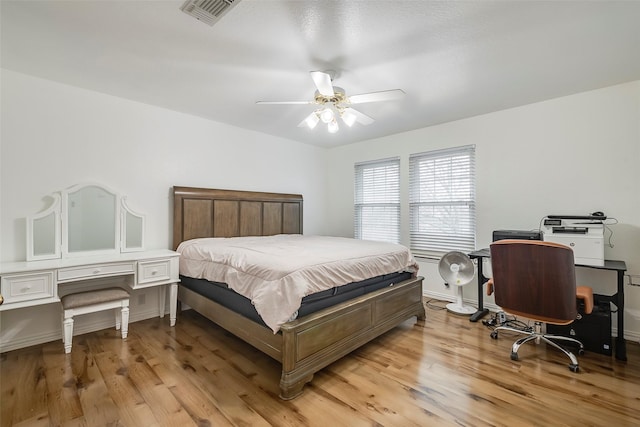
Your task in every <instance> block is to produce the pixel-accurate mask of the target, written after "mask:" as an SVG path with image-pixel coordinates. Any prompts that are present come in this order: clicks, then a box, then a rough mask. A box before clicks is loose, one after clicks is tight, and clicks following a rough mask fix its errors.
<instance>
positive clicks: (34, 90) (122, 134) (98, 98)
mask: <svg viewBox="0 0 640 427" xmlns="http://www.w3.org/2000/svg"><path fill="white" fill-rule="evenodd" d="M1 83H2V84H1V87H2V105H1V107H2V116H1V118H2V130H1V132H2V133H1V139H0V141H1V142H0V144H1V145H0V236H1V237H0V260H1V261H2V262H10V261H22V260H24V259H25V250H26V249H25V241H26V237H25V220H24V218H25V217H26V216H28V215H31V214H34V213H37V212H39V211H41V210H42V209H43V208H45V207H46V201H45V200H44V197H45V196H46V195H48V194H51V193H53V192H56V191H59V190H62V189H64V188H67V187H69V186H71V185H73V184H76V183H82V182H98V183H103V184H105V185H106V186H108V187H110V188H112V189H114V190H117V191H119V192H121V193H123V194H124V195H126V196H127V202H128V204H129V206H130V207H131V208H132V209H133V210H135V211H137V212H140V213H143V214H146V247H147V249H157V248H170V247H171V238H172V234H171V233H172V230H171V222H170V221H171V216H172V211H171V200H170V191H171V187H172V186H173V185H184V186H201V187H208V188H223V189H239V190H254V191H269V192H287V193H299V194H302V195H303V196H304V198H305V206H304V230H305V233H308V234H321V233H323V232H324V206H325V197H326V189H325V173H326V169H327V167H326V154H327V152H326V150H325V149H323V148H318V147H312V146H309V145H305V144H300V143H297V142H294V141H289V140H284V139H280V138H276V137H272V136H269V135H264V134H260V133H256V132H250V131H246V130H243V129H239V128H234V127H231V126H228V125H224V124H220V123H215V122H211V121H208V120H204V119H201V118H197V117H193V116H189V115H186V114H180V113H176V112H174V111H169V110H165V109H162V108H157V107H153V106H149V105H145V104H141V103H136V102H132V101H128V100H125V99H121V98H116V97H112V96H108V95H104V94H100V93H96V92H91V91H87V90H83V89H80V88H77V87H72V86H67V85H63V84H59V83H55V82H52V81H48V80H42V79H38V78H34V77H30V76H27V75H24V74H20V73H16V72H12V71H8V70H2V81H1ZM145 299H146V303H145V305H144V307H137V308H136V307H135V306H134V307H132V311H131V316H132V320H137V317H138V318H139V317H145V316H147V314H145V313H147V312H149V313H152V312H153V308H154V307H157V305H155V304H157V302H156V301H157V295H156V292H154V291H149V295H147V296H146V298H145ZM136 300H137V299H135V298H134V301H133V302H132V303H135V302H136ZM147 308H148V309H149V310H147ZM59 310H60V308H59V306H58V305H56V304H51V305H47V306H41V307H40V308H38V309H37V310H31V311H28V310H27V311H24V310H12V311H4V312H1V313H0V322H1V323H0V338H1V339H0V340H1V341H2V342H3V348H7V347H6V345H7V341H8V340H10V339H14V340H15V339H17V338H16V337H18V336H22V337H24V336H35V335H37V336H38V337H40V338H37V340H39V341H40V342H42V341H43V340H44V341H47V340H50V338H49V339H47V338H48V337H51V336H54V335H55V334H57V336H60V335H59V334H60V328H59V326H58V322H57V319H58V317H59ZM31 316H36V317H37V319H33V317H31ZM95 316H96V317H94V318H93V319H91V315H88V316H85V317H87V318H90V319H87V320H86V321H85V320H83V318H80V319H78V322H77V329H78V330H79V331H82V330H86V329H87V328H89V327H88V326H86V325H89V324H90V323H96V322H98V323H99V320H97V319H99V317H97V316H99V314H96V315H95ZM136 316H137V317H136ZM46 319H56V320H55V321H53V322H50V321H48V320H46ZM83 321H84V322H85V323H84V326H83V323H82V322H83ZM16 325H20V326H19V328H21V329H20V330H19V331H17V330H16V329H14V326H15V327H18V326H16ZM85 326H86V327H85ZM18 332H19V333H18Z"/></svg>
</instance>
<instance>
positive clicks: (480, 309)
mask: <svg viewBox="0 0 640 427" xmlns="http://www.w3.org/2000/svg"><path fill="white" fill-rule="evenodd" d="M486 281H487V280H485V277H484V274H482V257H480V258H478V311H476V312H475V313H473V314H472V315H471V317H469V322H477V321H478V320H480V319H482V318H483V317H484V316H486V315H487V314H489V310H487V309H486V308H484V302H483V300H484V297H483V295H482V292H483V291H482V287H483V285H484V284H485V283H486Z"/></svg>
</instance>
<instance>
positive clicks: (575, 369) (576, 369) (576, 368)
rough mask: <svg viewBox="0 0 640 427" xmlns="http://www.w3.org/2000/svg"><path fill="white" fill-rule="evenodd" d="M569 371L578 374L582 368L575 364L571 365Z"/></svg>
mask: <svg viewBox="0 0 640 427" xmlns="http://www.w3.org/2000/svg"><path fill="white" fill-rule="evenodd" d="M569 370H570V371H571V372H578V370H580V367H579V366H578V365H574V364H573V363H572V364H570V365H569Z"/></svg>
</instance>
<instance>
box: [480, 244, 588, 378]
mask: <svg viewBox="0 0 640 427" xmlns="http://www.w3.org/2000/svg"><path fill="white" fill-rule="evenodd" d="M491 269H492V271H493V278H492V279H491V280H490V281H489V285H488V287H487V293H490V292H491V291H492V290H495V301H496V304H497V305H499V306H500V307H501V308H502V309H503V310H504V311H505V312H507V313H509V314H512V315H515V316H522V317H526V318H528V319H532V320H534V321H535V323H534V327H533V328H529V329H527V330H521V329H517V328H513V327H510V326H502V325H500V326H498V327H497V328H495V329H494V330H493V332H492V333H491V337H492V338H494V339H497V338H498V331H512V332H518V333H524V334H527V336H526V337H523V338H520V339H519V340H517V341H516V342H515V343H514V344H513V346H512V348H511V359H512V360H518V349H519V348H520V346H521V345H522V344H524V343H526V342H528V341H532V340H535V341H536V343H539V342H540V341H544V342H546V343H547V344H549V345H551V346H553V347H556V348H557V349H559V350H561V351H562V352H564V353H565V354H566V355H567V356H569V358H570V359H571V364H570V365H569V369H570V370H571V371H573V372H577V371H578V369H579V367H578V359H577V358H576V357H575V356H574V355H573V353H571V352H570V351H568V350H566V349H565V348H563V347H561V346H560V345H558V344H557V343H556V342H555V341H564V342H570V343H573V344H575V345H577V346H578V347H579V351H578V354H583V353H584V346H583V345H582V343H581V342H580V341H578V340H576V339H573V338H570V337H564V336H560V335H547V334H543V333H542V332H541V331H542V323H543V322H544V323H552V324H555V325H568V324H569V323H571V322H573V321H574V320H575V319H576V318H577V316H578V309H577V306H578V304H577V299H582V300H584V306H585V310H584V311H585V313H586V314H589V313H591V310H592V309H593V292H592V290H591V288H589V287H586V286H578V287H577V286H576V277H575V264H574V259H573V250H572V249H571V248H570V247H568V246H564V245H561V244H558V243H552V242H541V241H530V240H499V241H497V242H494V243H493V244H492V245H491Z"/></svg>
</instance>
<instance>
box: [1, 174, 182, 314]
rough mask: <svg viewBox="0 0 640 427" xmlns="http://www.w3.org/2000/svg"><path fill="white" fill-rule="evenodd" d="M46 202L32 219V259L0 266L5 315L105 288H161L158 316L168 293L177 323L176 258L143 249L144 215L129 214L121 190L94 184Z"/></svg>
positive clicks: (29, 220)
mask: <svg viewBox="0 0 640 427" xmlns="http://www.w3.org/2000/svg"><path fill="white" fill-rule="evenodd" d="M47 199H48V200H49V202H50V203H49V206H48V207H47V208H46V209H45V210H43V211H42V212H40V213H37V214H34V215H31V216H29V217H27V218H26V226H27V227H26V228H27V229H26V238H27V245H26V247H27V253H26V261H24V262H12V263H3V264H0V294H1V295H2V298H0V311H4V310H11V309H19V308H24V307H32V306H37V305H40V304H51V303H56V302H60V298H61V297H63V296H65V295H68V294H72V293H78V292H85V291H91V290H97V289H100V288H107V287H121V288H123V289H127V288H129V289H131V290H137V289H145V288H151V287H157V288H158V296H159V298H158V315H159V316H160V317H164V314H165V303H166V295H167V292H166V291H167V288H169V294H170V296H169V311H170V322H171V326H174V325H175V322H176V309H177V297H178V285H177V284H178V281H179V279H178V253H177V252H174V251H171V250H168V249H164V250H149V251H147V250H145V249H144V240H145V239H144V238H145V218H144V215H141V214H138V213H136V212H134V211H133V210H131V208H129V206H128V204H127V203H126V198H125V197H124V196H122V195H121V194H120V193H118V192H117V191H114V190H112V189H110V188H108V187H105V186H104V185H101V184H95V183H89V184H78V185H75V186H72V187H70V188H67V189H64V190H61V191H58V192H55V193H53V194H51V195H50V196H47ZM2 300H4V301H2Z"/></svg>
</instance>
